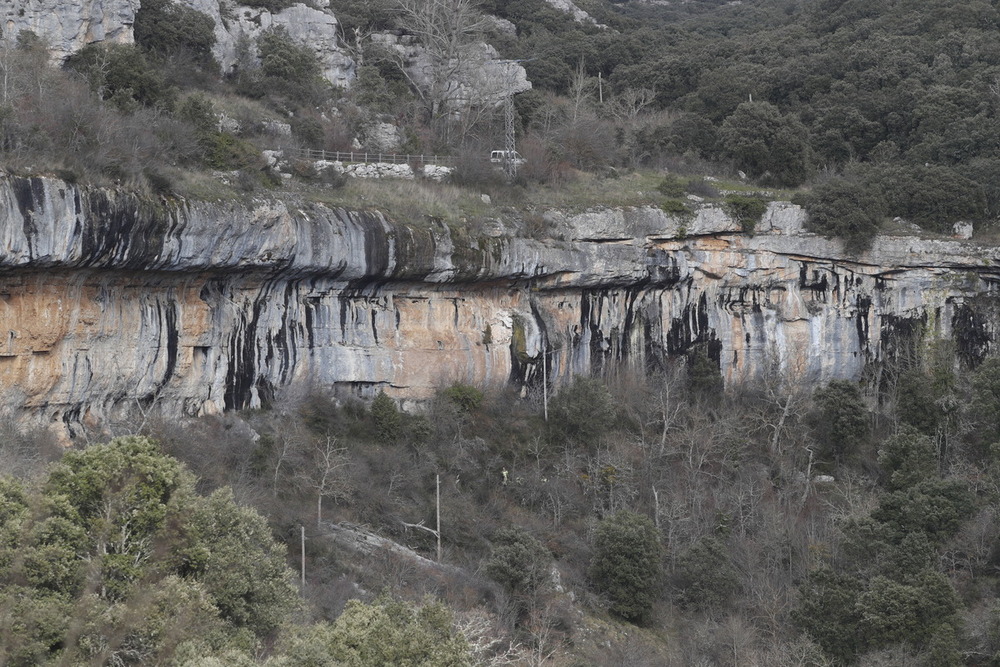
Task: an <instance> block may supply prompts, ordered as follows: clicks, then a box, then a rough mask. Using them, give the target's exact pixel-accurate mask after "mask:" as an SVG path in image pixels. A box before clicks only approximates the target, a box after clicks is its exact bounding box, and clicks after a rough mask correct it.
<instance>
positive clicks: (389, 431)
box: [371, 391, 403, 444]
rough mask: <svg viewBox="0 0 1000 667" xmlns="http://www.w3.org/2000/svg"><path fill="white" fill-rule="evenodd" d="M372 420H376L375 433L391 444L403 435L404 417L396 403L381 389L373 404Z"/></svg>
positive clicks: (380, 438) (381, 439)
mask: <svg viewBox="0 0 1000 667" xmlns="http://www.w3.org/2000/svg"><path fill="white" fill-rule="evenodd" d="M371 415H372V421H373V422H375V433H376V435H377V436H378V439H379V440H380V441H382V442H384V443H387V444H390V443H394V442H396V441H397V440H399V437H400V435H402V430H403V429H402V425H403V418H402V415H400V414H399V410H398V409H397V408H396V403H395V401H393V400H392V399H391V398H389V397H388V396H386V395H385V392H384V391H380V392H379V393H378V396H376V397H375V400H373V401H372V405H371Z"/></svg>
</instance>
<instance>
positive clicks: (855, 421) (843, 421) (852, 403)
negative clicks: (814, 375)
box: [810, 380, 869, 463]
mask: <svg viewBox="0 0 1000 667" xmlns="http://www.w3.org/2000/svg"><path fill="white" fill-rule="evenodd" d="M813 402H814V408H813V411H812V413H811V414H810V421H811V422H812V426H813V431H814V433H815V436H816V439H817V441H818V442H819V444H820V458H821V459H823V460H826V461H836V462H837V463H842V462H844V461H845V460H847V459H848V458H850V457H851V456H853V455H854V454H855V453H857V451H858V450H859V449H860V447H861V445H863V444H864V443H865V442H866V441H867V440H868V434H869V426H868V408H867V407H866V406H865V403H864V401H863V400H862V399H861V391H860V390H859V389H858V385H857V384H855V383H853V382H850V381H848V380H834V381H832V382H831V383H830V384H828V385H827V386H826V387H823V388H821V389H817V390H816V393H815V394H814V395H813Z"/></svg>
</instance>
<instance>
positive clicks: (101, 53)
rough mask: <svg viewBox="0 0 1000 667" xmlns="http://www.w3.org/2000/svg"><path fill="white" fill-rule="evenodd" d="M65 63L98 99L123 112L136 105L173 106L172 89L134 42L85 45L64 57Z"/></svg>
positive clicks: (167, 107)
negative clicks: (80, 76) (98, 96)
mask: <svg viewBox="0 0 1000 667" xmlns="http://www.w3.org/2000/svg"><path fill="white" fill-rule="evenodd" d="M65 66H66V67H67V68H68V69H72V70H75V71H77V72H79V73H80V74H82V75H83V76H84V77H85V78H86V79H87V81H88V82H89V83H90V86H91V88H92V89H93V90H94V91H96V92H97V93H98V94H99V95H100V96H101V99H104V100H109V101H111V102H112V103H113V104H114V105H115V106H117V107H118V108H119V109H121V110H123V111H131V110H133V109H134V108H135V106H138V105H141V106H147V107H161V108H165V109H171V108H173V105H174V91H173V89H171V88H170V87H169V86H167V84H166V82H165V81H164V80H163V77H162V76H161V75H160V73H159V72H157V71H156V69H155V68H154V67H153V66H152V65H150V63H149V61H148V60H147V59H146V56H145V55H143V53H142V51H140V50H139V48H138V47H136V46H134V45H131V44H88V45H87V46H85V47H84V48H82V49H80V50H79V51H77V52H76V53H74V54H73V55H71V56H70V57H69V58H67V59H66V63H65Z"/></svg>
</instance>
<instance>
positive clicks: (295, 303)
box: [0, 177, 1000, 432]
mask: <svg viewBox="0 0 1000 667" xmlns="http://www.w3.org/2000/svg"><path fill="white" fill-rule="evenodd" d="M546 217H547V223H548V229H549V230H550V232H551V234H550V235H549V236H551V238H539V239H532V238H522V237H519V236H517V235H516V233H515V231H514V230H511V229H506V228H504V226H503V225H501V224H499V223H498V224H496V225H493V226H492V227H491V231H490V232H489V234H487V235H477V234H471V233H469V232H467V231H464V230H461V229H451V228H449V227H447V226H445V225H443V224H441V223H436V222H428V223H423V222H419V223H418V222H408V221H405V220H392V219H389V218H387V217H386V216H384V215H382V214H381V213H378V212H374V211H348V210H342V209H335V208H328V207H325V206H322V205H319V204H312V203H305V202H292V201H284V202H283V201H263V200H261V201H254V202H251V203H242V204H240V203H228V204H206V203H194V202H165V201H160V202H151V201H145V200H141V199H138V198H136V197H135V196H134V195H131V194H128V193H125V192H120V191H105V190H85V189H80V188H77V187H75V186H72V185H69V184H66V183H63V182H60V181H56V180H50V179H45V178H31V179H23V178H15V177H4V178H2V179H0V249H2V250H0V337H2V340H0V384H2V386H3V387H4V389H5V390H6V391H7V393H8V397H7V398H6V399H5V401H6V402H7V403H9V404H16V405H17V406H20V407H21V408H22V409H24V410H27V411H28V412H30V413H31V414H33V415H35V416H36V417H38V418H41V419H44V420H46V421H48V422H51V423H52V424H53V425H54V426H55V427H57V428H59V429H68V431H69V432H72V431H73V430H74V429H75V428H76V427H77V426H78V425H79V424H80V423H88V422H90V421H101V420H104V419H108V418H113V417H115V416H117V415H119V414H120V413H122V412H123V411H127V410H130V409H134V408H142V409H143V410H146V409H148V408H150V407H151V406H155V408H156V410H157V411H162V412H163V413H165V414H168V415H180V414H190V415H197V414H205V413H213V412H218V411H222V410H227V409H238V408H249V407H257V406H260V405H262V404H263V403H266V402H267V401H269V400H270V399H271V398H272V397H274V396H276V395H278V394H280V393H281V392H283V391H285V390H286V389H287V388H289V387H291V386H299V387H313V388H316V389H319V390H322V391H330V390H339V391H342V392H344V391H346V392H353V393H359V394H363V395H364V394H367V395H371V394H372V393H374V392H375V391H377V390H379V389H384V390H385V391H386V392H387V393H389V394H391V395H394V396H397V397H400V398H413V399H419V398H422V397H426V396H428V395H429V394H430V393H431V392H432V391H433V390H434V389H435V388H436V387H439V386H441V385H442V384H447V383H450V382H453V381H463V382H470V383H482V384H488V383H493V384H500V383H514V384H515V385H517V386H520V387H531V386H535V387H537V386H538V385H539V383H540V382H541V375H542V373H541V364H542V363H543V360H544V361H545V362H546V363H547V364H548V369H547V370H548V377H549V378H551V381H552V382H553V383H558V382H561V381H564V380H565V379H566V378H568V377H570V376H571V375H573V374H577V373H594V372H602V371H605V370H608V369H610V368H613V367H617V366H621V365H629V366H636V367H647V368H655V367H658V366H662V365H664V364H666V363H668V362H669V361H670V359H671V358H674V357H677V356H678V355H683V354H685V353H686V352H687V351H688V350H690V349H691V348H692V346H695V345H704V346H706V348H707V349H708V351H709V353H710V355H711V356H712V358H714V359H716V360H717V362H718V363H719V366H720V368H721V370H722V372H723V374H724V376H725V377H726V378H727V379H728V380H729V381H730V382H734V381H741V380H745V379H747V378H750V377H753V376H755V375H759V374H762V373H765V372H770V371H771V370H774V369H776V370H778V371H780V372H782V373H784V374H787V375H791V376H795V377H797V378H801V379H804V380H817V381H818V380H825V379H830V378H835V377H854V376H857V375H858V374H859V373H861V372H862V371H863V370H864V369H865V368H866V366H868V365H872V364H875V365H877V364H878V362H881V361H885V360H891V359H892V358H894V357H895V356H896V355H899V354H902V353H903V352H905V350H906V349H909V347H912V346H913V345H917V344H920V343H921V341H924V342H926V341H928V340H931V339H935V338H945V339H955V340H956V341H958V347H959V350H960V353H961V357H962V360H963V361H964V362H965V363H968V364H975V363H977V362H978V361H979V360H981V359H982V357H983V356H984V355H985V354H986V353H987V352H988V351H990V350H991V349H992V346H993V345H994V341H995V340H996V333H997V326H998V323H1000V312H998V308H997V290H996V285H997V283H998V280H1000V268H998V260H1000V249H997V248H986V247H979V246H977V245H974V244H972V243H969V242H960V241H953V240H921V239H917V238H911V237H905V238H903V237H900V238H891V237H885V238H880V239H879V240H878V242H877V243H876V245H875V247H874V248H873V249H872V250H871V251H870V252H868V253H866V254H864V255H863V256H861V257H851V256H848V255H846V254H845V253H844V252H843V250H842V247H841V245H840V243H838V242H835V241H829V240H826V239H823V238H821V237H817V236H814V235H811V234H806V233H804V232H802V231H801V222H802V212H801V211H800V210H799V209H798V208H797V207H795V206H792V205H790V204H781V203H776V204H772V205H771V207H770V208H769V210H768V212H767V214H766V215H765V217H764V219H763V220H762V221H761V223H760V224H759V225H758V226H757V230H756V233H755V234H754V235H752V236H749V235H746V234H744V233H742V232H740V231H739V228H738V225H737V224H735V223H734V222H733V221H732V220H731V219H729V218H728V217H727V216H726V215H725V214H724V213H723V212H722V211H721V210H719V209H717V208H712V207H706V208H703V209H702V210H700V211H699V212H698V214H697V216H696V217H695V218H693V219H690V220H678V219H674V218H671V217H668V216H667V215H665V214H664V213H663V212H662V211H660V210H658V209H655V208H636V209H609V210H599V211H588V212H583V213H575V214H570V213H565V212H555V211H553V212H550V213H548V214H547V215H546Z"/></svg>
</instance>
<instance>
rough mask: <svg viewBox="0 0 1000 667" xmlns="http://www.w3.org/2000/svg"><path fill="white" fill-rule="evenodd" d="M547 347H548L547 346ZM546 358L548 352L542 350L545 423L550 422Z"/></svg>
mask: <svg viewBox="0 0 1000 667" xmlns="http://www.w3.org/2000/svg"><path fill="white" fill-rule="evenodd" d="M545 347H548V345H546V346H545ZM546 356H548V350H545V349H543V350H542V415H543V416H544V417H545V421H546V422H548V421H549V369H548V364H547V363H546V361H547V360H546V358H545V357H546Z"/></svg>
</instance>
